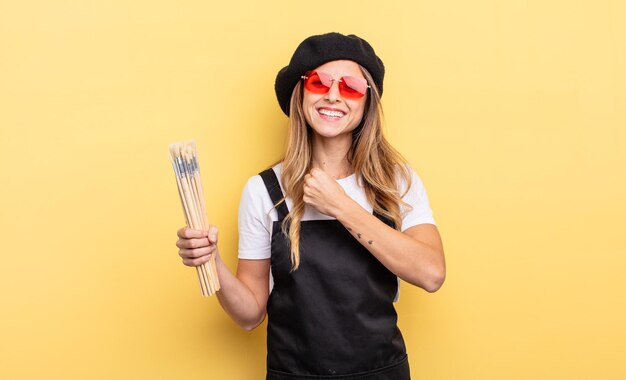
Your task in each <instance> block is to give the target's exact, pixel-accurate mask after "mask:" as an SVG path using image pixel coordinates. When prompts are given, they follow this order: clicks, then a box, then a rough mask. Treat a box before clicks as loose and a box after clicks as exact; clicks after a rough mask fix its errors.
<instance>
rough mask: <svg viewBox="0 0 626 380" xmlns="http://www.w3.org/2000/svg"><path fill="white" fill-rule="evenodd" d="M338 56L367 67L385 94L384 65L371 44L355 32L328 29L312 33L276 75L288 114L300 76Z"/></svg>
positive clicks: (282, 100)
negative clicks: (327, 30) (334, 31)
mask: <svg viewBox="0 0 626 380" xmlns="http://www.w3.org/2000/svg"><path fill="white" fill-rule="evenodd" d="M337 60H349V61H354V62H356V63H358V64H360V65H361V66H363V67H365V68H366V69H367V71H369V73H370V74H371V75H372V78H373V79H374V83H375V84H376V87H377V88H378V92H379V94H380V95H381V96H382V94H383V78H384V77H385V66H384V65H383V61H381V59H380V58H378V56H377V55H376V53H375V52H374V49H373V48H372V46H371V45H370V44H369V43H368V42H367V41H365V40H364V39H362V38H360V37H357V36H355V35H354V34H349V35H347V36H346V35H343V34H340V33H327V34H321V35H317V36H311V37H309V38H307V39H305V40H304V41H302V43H301V44H300V45H299V46H298V48H297V49H296V51H295V52H294V53H293V57H291V61H289V65H288V66H285V67H283V69H282V70H280V71H279V72H278V75H277V76H276V83H275V84H274V88H275V90H276V97H277V98H278V104H280V108H281V109H282V110H283V112H284V113H285V115H287V116H289V102H290V101H291V93H292V92H293V88H294V87H295V85H296V84H297V83H298V81H299V80H300V77H301V76H302V75H304V73H306V72H307V71H309V70H313V69H315V68H316V67H319V66H320V65H323V64H324V63H326V62H330V61H337Z"/></svg>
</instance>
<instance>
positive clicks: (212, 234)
mask: <svg viewBox="0 0 626 380" xmlns="http://www.w3.org/2000/svg"><path fill="white" fill-rule="evenodd" d="M217 233H218V229H217V226H216V225H213V224H211V225H209V231H208V237H209V241H210V242H211V243H213V244H217Z"/></svg>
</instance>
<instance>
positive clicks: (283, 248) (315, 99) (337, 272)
mask: <svg viewBox="0 0 626 380" xmlns="http://www.w3.org/2000/svg"><path fill="white" fill-rule="evenodd" d="M383 77H384V66H383V63H382V61H381V60H380V58H379V57H378V56H377V55H376V54H375V52H374V49H373V48H372V47H371V46H370V44H369V43H367V41H365V40H363V39H361V38H359V37H357V36H355V35H347V36H346V35H342V34H339V33H328V34H324V35H317V36H312V37H309V38H307V39H306V40H304V41H303V42H302V43H301V44H300V45H299V46H298V48H297V49H296V51H295V53H294V55H293V57H292V58H291V61H290V62H289V65H288V66H286V67H285V68H283V69H282V70H280V71H279V73H278V76H277V78H276V86H275V87H276V95H277V97H278V102H279V104H280V106H281V108H282V110H283V112H285V114H287V116H289V132H288V135H289V137H288V144H287V148H286V153H285V156H284V159H283V160H282V161H281V162H280V163H278V164H277V165H275V166H273V167H272V168H270V169H268V170H265V171H264V172H262V173H260V174H259V175H257V176H254V177H252V178H250V180H249V181H248V183H247V184H246V186H245V188H244V190H243V194H242V199H241V204H240V209H239V263H238V268H237V274H236V275H234V274H233V273H232V272H231V271H230V270H229V268H227V267H226V265H224V263H223V261H222V260H221V259H220V254H219V250H218V239H217V228H215V227H214V226H212V227H211V229H210V230H209V231H208V232H206V231H197V230H191V229H187V228H183V229H181V230H179V231H178V237H179V240H178V242H177V246H178V247H179V248H180V250H179V254H180V256H181V257H182V258H183V263H184V264H185V265H188V266H198V265H200V264H202V263H204V262H206V261H208V260H209V258H210V257H211V255H215V257H216V263H217V272H218V276H219V280H220V283H221V290H220V291H219V292H218V293H217V296H218V299H219V302H220V304H221V306H222V307H223V308H224V310H225V311H226V312H227V313H228V314H229V315H230V316H231V317H232V319H233V320H234V321H235V322H236V323H238V324H239V325H240V326H241V327H242V328H244V329H246V330H252V329H254V328H255V327H257V326H258V325H259V324H261V322H263V320H264V319H265V316H266V314H267V316H268V323H267V375H266V378H267V379H271V380H276V379H310V378H313V377H314V378H329V379H332V378H341V379H393V380H402V379H409V378H410V371H409V364H408V359H407V354H406V350H405V345H404V341H403V338H402V335H401V333H400V330H399V329H398V327H397V323H396V322H397V315H396V311H395V309H394V306H393V302H394V300H395V299H396V298H397V294H398V284H399V279H402V280H404V281H406V282H408V283H410V284H413V285H415V286H418V287H420V288H423V289H424V290H426V291H428V292H435V291H436V290H438V289H439V288H440V287H441V285H442V283H443V282H444V278H445V260H444V254H443V248H442V243H441V239H440V236H439V232H438V230H437V227H436V225H435V221H434V219H433V217H432V213H431V210H430V207H429V204H428V198H427V195H426V191H425V189H424V187H423V184H422V182H421V180H420V178H419V177H418V175H417V174H416V173H415V172H414V171H413V170H412V169H411V168H410V167H409V166H408V164H407V163H406V162H405V161H404V160H403V159H402V157H401V156H400V155H399V154H398V153H397V152H396V151H395V150H394V149H393V147H391V145H389V143H388V142H387V141H386V140H385V138H384V136H383V134H382V130H381V107H380V96H381V95H382V91H383Z"/></svg>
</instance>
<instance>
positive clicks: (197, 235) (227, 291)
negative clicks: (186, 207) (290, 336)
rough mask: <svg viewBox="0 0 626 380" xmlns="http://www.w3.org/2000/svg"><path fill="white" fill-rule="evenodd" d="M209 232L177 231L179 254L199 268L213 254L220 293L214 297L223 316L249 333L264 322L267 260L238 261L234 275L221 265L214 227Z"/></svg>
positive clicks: (184, 260)
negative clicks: (223, 313) (226, 316)
mask: <svg viewBox="0 0 626 380" xmlns="http://www.w3.org/2000/svg"><path fill="white" fill-rule="evenodd" d="M209 231H210V232H209V233H207V232H206V231H200V230H192V229H189V228H182V229H180V230H178V237H179V240H178V241H177V242H176V246H177V247H179V248H180V250H179V255H180V256H181V257H182V258H183V263H184V264H185V265H187V266H199V265H202V264H203V263H205V262H207V261H209V259H210V258H211V255H215V264H216V270H217V276H218V278H219V281H220V290H219V291H218V292H217V298H218V300H219V302H220V305H221V306H222V308H223V309H224V311H226V313H227V314H228V315H229V316H230V317H231V318H232V319H233V320H234V321H235V322H236V323H237V324H238V325H239V326H241V327H242V328H243V329H245V330H247V331H250V330H252V329H254V328H255V327H257V326H258V325H260V324H261V322H263V320H264V319H265V313H266V305H267V298H268V297H269V270H270V259H262V260H242V259H240V260H239V264H238V266H237V275H236V276H235V275H234V274H233V273H232V272H231V271H230V269H229V268H228V267H227V266H226V264H224V262H223V261H222V259H221V258H220V255H219V250H218V247H217V228H215V226H211V228H210V230H209Z"/></svg>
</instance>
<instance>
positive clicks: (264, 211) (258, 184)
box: [239, 163, 435, 290]
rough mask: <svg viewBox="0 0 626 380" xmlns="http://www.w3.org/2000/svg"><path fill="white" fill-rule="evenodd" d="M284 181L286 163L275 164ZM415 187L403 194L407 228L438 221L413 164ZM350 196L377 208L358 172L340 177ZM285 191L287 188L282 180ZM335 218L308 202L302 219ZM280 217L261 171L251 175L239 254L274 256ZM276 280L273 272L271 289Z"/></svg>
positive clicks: (241, 219)
mask: <svg viewBox="0 0 626 380" xmlns="http://www.w3.org/2000/svg"><path fill="white" fill-rule="evenodd" d="M273 169H274V172H275V173H276V177H278V180H279V182H280V178H281V170H282V163H279V164H277V165H276V166H274V167H273ZM410 172H411V188H410V189H409V191H408V192H407V193H406V194H405V196H404V197H403V198H402V200H403V201H405V202H406V203H408V204H409V205H410V206H411V207H412V209H408V208H402V209H401V210H400V211H401V213H402V227H401V231H404V230H406V229H408V228H410V227H413V226H416V225H418V224H424V223H428V224H435V219H434V218H433V215H432V210H431V209H430V206H429V204H428V196H427V195H426V189H425V188H424V185H423V183H422V180H421V179H420V178H419V176H418V175H417V173H415V171H414V170H413V169H411V168H410ZM337 182H338V183H339V185H341V187H343V189H344V191H345V192H346V194H347V195H348V196H350V198H352V199H353V200H354V201H356V202H357V203H358V204H359V205H361V207H363V208H364V209H366V210H367V211H368V212H370V213H371V212H373V207H372V205H371V204H370V203H369V202H368V201H367V197H366V195H365V189H364V188H363V187H362V186H361V185H360V184H359V181H357V176H356V174H352V175H351V176H348V177H346V178H342V179H339V180H337ZM280 186H281V190H282V192H283V194H284V192H285V190H284V189H283V187H282V183H281V184H280ZM405 189H406V183H404V182H402V183H401V184H400V194H402V193H404V190H405ZM286 203H287V208H288V209H289V210H291V208H292V206H293V201H292V200H291V198H287V199H286ZM332 219H334V218H332V217H330V216H328V215H325V214H322V213H320V212H318V211H317V210H316V209H314V208H312V207H308V206H305V209H304V215H303V216H302V220H303V221H304V220H332ZM277 220H278V213H277V212H276V209H274V204H273V203H272V200H271V198H270V195H269V193H268V192H267V189H266V187H265V184H264V183H263V179H262V178H261V176H260V175H255V176H253V177H251V178H250V179H249V180H248V182H247V183H246V185H245V187H244V188H243V193H242V195H241V202H240V204H239V258H240V259H248V260H261V259H269V258H270V257H271V256H272V253H271V245H272V226H273V224H274V222H275V221H277ZM272 286H273V281H272V279H271V272H270V290H271V289H272Z"/></svg>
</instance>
